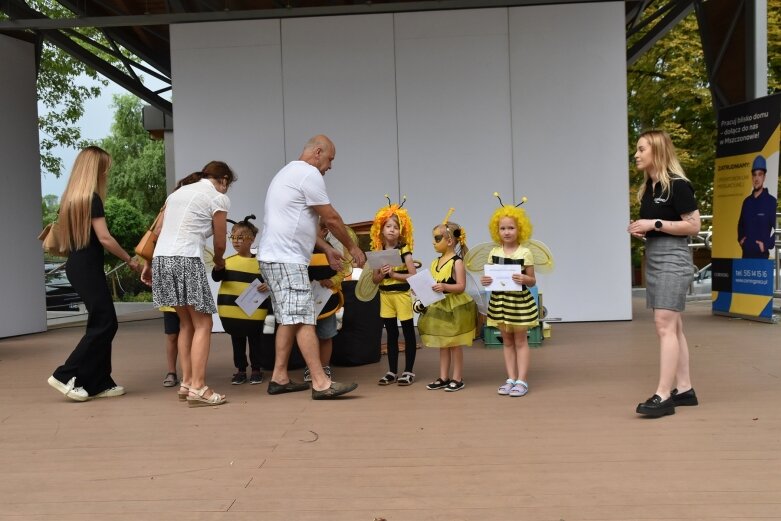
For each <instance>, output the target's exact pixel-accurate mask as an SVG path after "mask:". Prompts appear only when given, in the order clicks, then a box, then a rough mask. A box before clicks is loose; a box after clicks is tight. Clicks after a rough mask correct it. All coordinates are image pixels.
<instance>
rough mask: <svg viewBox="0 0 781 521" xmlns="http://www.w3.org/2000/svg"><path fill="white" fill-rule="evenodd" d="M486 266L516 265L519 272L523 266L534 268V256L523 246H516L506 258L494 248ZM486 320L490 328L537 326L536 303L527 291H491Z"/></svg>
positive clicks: (499, 249) (497, 248)
mask: <svg viewBox="0 0 781 521" xmlns="http://www.w3.org/2000/svg"><path fill="white" fill-rule="evenodd" d="M488 264H517V265H518V269H519V271H523V270H524V267H525V266H534V255H532V252H531V251H530V250H529V248H526V247H525V246H520V245H519V246H518V248H516V250H515V251H514V252H513V253H512V255H510V256H509V257H507V256H506V255H505V253H504V249H503V248H502V247H501V246H496V247H494V248H493V249H492V250H491V252H490V253H489V254H488ZM487 318H488V320H487V321H486V323H487V324H488V325H489V326H492V327H524V328H532V327H536V326H537V325H539V313H538V310H537V303H536V302H535V301H534V297H533V296H532V294H531V291H529V288H524V289H523V290H521V291H492V292H491V299H490V300H489V301H488V315H487Z"/></svg>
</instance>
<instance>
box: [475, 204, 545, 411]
mask: <svg viewBox="0 0 781 521" xmlns="http://www.w3.org/2000/svg"><path fill="white" fill-rule="evenodd" d="M494 196H495V197H496V198H498V199H499V208H497V209H496V210H495V211H494V213H493V215H492V216H491V220H490V222H489V224H488V230H489V231H490V233H491V238H492V239H493V240H494V242H495V243H496V244H497V245H496V246H495V247H494V248H493V249H491V252H490V253H489V254H488V261H487V264H513V265H517V266H518V270H517V272H514V273H513V275H512V280H513V282H515V283H516V284H517V285H518V286H517V289H512V290H509V291H492V292H491V299H490V300H489V302H488V315H487V317H488V320H487V324H488V325H489V326H493V327H497V328H499V331H501V333H502V343H503V345H504V349H503V350H504V365H505V368H506V369H507V380H506V381H505V383H504V384H502V385H501V386H500V387H499V390H498V393H499V394H500V395H503V396H508V395H509V396H524V395H525V394H526V393H527V392H529V384H528V383H527V382H526V379H527V373H528V371H529V359H530V351H529V342H528V340H527V337H526V335H527V330H528V328H530V327H535V326H537V325H538V324H539V318H538V311H537V303H536V302H535V301H534V297H533V296H532V294H531V292H530V291H529V288H530V287H532V286H534V285H535V284H536V283H537V279H536V278H535V276H534V255H533V254H532V252H531V250H529V248H527V247H525V246H523V243H525V242H527V241H528V240H529V239H531V235H532V224H531V221H529V217H528V216H527V215H526V212H525V211H524V210H523V209H522V208H519V206H520V205H521V204H523V203H525V202H526V198H525V197H524V198H523V199H522V200H521V202H520V203H519V204H518V205H517V206H512V205H504V204H502V200H501V198H499V194H498V193H496V192H494ZM491 282H493V279H492V278H491V277H489V276H483V277H482V278H481V279H480V283H481V284H482V285H483V286H488V285H490V284H491Z"/></svg>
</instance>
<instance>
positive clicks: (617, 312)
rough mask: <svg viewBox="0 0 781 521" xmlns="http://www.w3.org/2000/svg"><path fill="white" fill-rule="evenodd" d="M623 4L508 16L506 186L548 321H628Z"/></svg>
mask: <svg viewBox="0 0 781 521" xmlns="http://www.w3.org/2000/svg"><path fill="white" fill-rule="evenodd" d="M623 17H624V4H623V3H622V2H615V3H599V4H583V5H556V6H539V7H524V8H512V9H510V34H511V36H510V69H511V71H512V73H511V78H512V99H513V104H512V112H513V135H514V149H515V153H514V155H515V185H516V187H517V188H516V189H517V192H518V194H519V195H520V194H523V195H527V196H528V197H529V202H528V203H527V204H526V209H527V211H528V212H529V214H530V217H531V218H532V223H533V224H534V226H535V230H534V237H535V238H536V239H539V240H541V241H543V242H545V243H546V244H548V245H549V246H550V247H551V250H552V251H553V254H554V258H555V261H556V269H555V271H554V272H553V273H552V274H551V275H550V276H542V277H540V279H539V286H540V289H541V290H542V291H543V293H544V301H545V306H546V307H547V308H548V310H549V311H550V314H551V316H554V317H563V318H564V319H566V320H567V321H587V320H621V319H630V318H631V317H632V315H631V313H632V311H631V279H630V277H631V274H630V258H629V257H630V254H629V235H628V234H627V233H626V226H627V224H628V222H629V195H628V194H629V185H628V163H627V157H628V151H627V144H626V143H627V129H626V127H627V123H626V121H627V117H626V58H625V55H624V52H625V51H624V38H625V36H624V28H623V25H622V23H623V22H622V21H623Z"/></svg>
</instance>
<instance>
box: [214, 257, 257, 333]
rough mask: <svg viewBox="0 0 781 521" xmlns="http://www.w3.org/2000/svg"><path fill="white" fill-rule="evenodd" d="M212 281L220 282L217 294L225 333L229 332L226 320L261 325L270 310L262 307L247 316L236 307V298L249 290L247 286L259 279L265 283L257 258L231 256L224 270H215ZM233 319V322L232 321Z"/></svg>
mask: <svg viewBox="0 0 781 521" xmlns="http://www.w3.org/2000/svg"><path fill="white" fill-rule="evenodd" d="M212 279H214V280H215V281H217V282H220V290H219V292H218V293H217V313H218V314H219V315H220V319H222V321H223V325H224V326H226V327H225V331H227V332H229V333H230V331H228V327H229V326H228V324H226V321H225V319H229V320H228V322H230V321H232V320H242V321H252V322H255V321H260V322H261V325H262V322H263V320H264V319H265V318H266V315H267V314H268V310H267V309H266V308H265V307H264V306H262V305H261V307H259V308H258V309H257V310H255V312H254V313H253V314H252V316H249V317H248V316H247V314H246V313H244V311H243V310H242V309H241V308H240V307H239V306H238V305H236V297H238V296H239V295H241V293H242V292H243V291H244V290H245V289H247V286H249V285H250V283H251V282H252V281H253V280H255V279H259V280H260V281H261V282H263V277H261V275H260V267H259V266H258V260H257V259H256V258H255V257H242V256H240V255H231V256H230V257H227V258H226V259H225V269H224V270H219V271H217V270H213V271H212ZM231 319H232V320H231Z"/></svg>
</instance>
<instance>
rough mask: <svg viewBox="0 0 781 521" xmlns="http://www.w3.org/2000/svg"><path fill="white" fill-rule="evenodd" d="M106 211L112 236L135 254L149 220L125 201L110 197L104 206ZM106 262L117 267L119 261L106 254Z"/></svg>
mask: <svg viewBox="0 0 781 521" xmlns="http://www.w3.org/2000/svg"><path fill="white" fill-rule="evenodd" d="M104 208H105V211H106V224H107V225H108V229H109V230H110V231H111V235H112V236H114V238H115V239H116V240H117V242H118V243H119V244H120V246H122V247H123V248H124V249H125V251H127V252H128V253H131V254H132V253H133V248H135V246H136V244H138V240H139V239H140V238H141V236H142V235H143V234H144V232H146V229H147V220H146V218H145V217H144V215H143V214H142V213H141V212H140V211H139V210H138V208H136V207H135V206H133V205H132V204H131V203H129V202H128V201H126V200H124V199H119V198H117V197H111V196H109V197H108V198H107V199H106V204H105V205H104ZM105 255H106V257H105V262H106V264H108V265H112V266H113V265H116V264H118V263H119V259H117V258H116V257H114V256H113V255H111V254H109V253H108V252H106V254H105Z"/></svg>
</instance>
